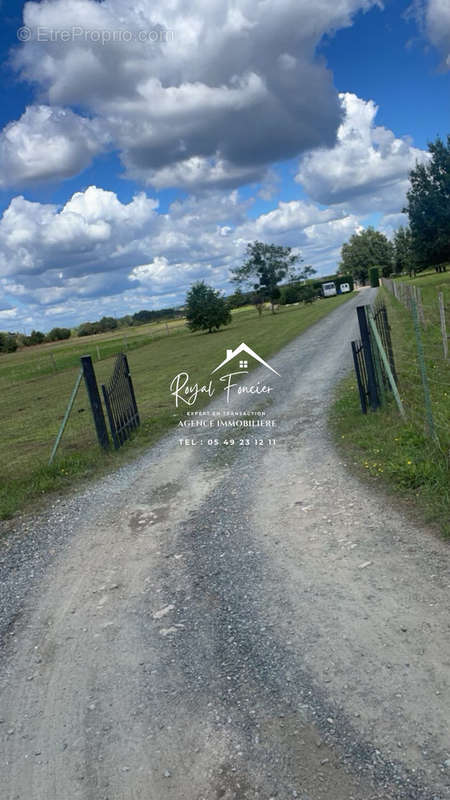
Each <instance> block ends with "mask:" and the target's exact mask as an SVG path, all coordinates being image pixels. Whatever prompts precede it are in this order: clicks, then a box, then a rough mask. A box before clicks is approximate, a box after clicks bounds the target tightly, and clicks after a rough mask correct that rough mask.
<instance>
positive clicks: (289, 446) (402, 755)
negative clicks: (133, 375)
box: [0, 289, 450, 800]
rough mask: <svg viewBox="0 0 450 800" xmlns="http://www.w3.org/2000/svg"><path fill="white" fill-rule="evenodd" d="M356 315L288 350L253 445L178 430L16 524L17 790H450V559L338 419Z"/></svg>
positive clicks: (11, 780)
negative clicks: (336, 393) (342, 450)
mask: <svg viewBox="0 0 450 800" xmlns="http://www.w3.org/2000/svg"><path fill="white" fill-rule="evenodd" d="M372 296H373V293H372V290H370V289H368V290H365V291H364V293H363V295H362V297H363V299H364V302H367V301H368V300H369V299H371V297H372ZM358 302H361V295H359V297H355V298H354V299H352V300H350V301H349V302H348V303H347V304H345V305H344V306H341V307H339V308H338V309H336V310H335V311H334V312H333V313H332V314H331V315H330V316H328V317H326V318H325V319H323V320H322V321H321V322H319V323H317V324H316V325H315V326H313V327H312V328H310V329H309V330H308V331H306V332H305V333H304V334H303V335H302V336H300V337H299V338H298V339H296V340H294V341H293V342H291V343H290V344H289V345H288V346H287V347H285V348H284V349H283V350H282V351H281V352H280V353H279V354H278V355H277V356H276V357H275V358H274V359H272V360H271V364H272V366H273V367H274V368H275V369H276V370H277V371H278V372H279V373H280V375H281V378H279V379H276V380H275V379H274V380H273V381H272V384H273V386H275V387H276V389H275V390H274V392H273V393H272V394H271V395H270V396H269V397H265V398H263V400H261V398H257V399H256V400H255V405H254V409H255V410H257V411H258V410H259V411H260V412H261V411H264V412H265V414H266V417H265V418H266V419H273V420H275V421H276V426H275V428H274V429H270V432H267V431H263V432H262V433H260V432H259V431H257V432H256V433H255V432H254V431H253V430H252V431H251V433H249V439H251V440H252V443H251V444H249V446H246V445H244V446H240V445H237V444H236V445H235V446H230V445H225V444H224V441H225V440H228V441H229V437H230V436H234V438H235V440H239V439H240V438H242V436H241V435H240V434H238V433H237V434H236V433H233V431H232V430H231V432H230V429H228V430H222V431H221V432H220V433H219V434H216V433H215V434H214V437H215V436H216V435H217V437H218V438H219V445H217V446H215V445H212V446H208V445H207V444H206V443H205V441H206V437H205V432H204V431H202V430H201V429H197V430H194V431H192V432H191V431H189V432H186V431H184V433H183V434H182V435H183V436H186V437H187V438H188V439H193V440H194V441H195V442H197V444H196V445H191V444H190V445H180V444H179V439H180V433H179V431H176V432H174V433H171V434H170V435H168V436H167V437H165V438H164V439H163V440H162V441H161V442H160V443H159V444H158V445H157V446H155V447H153V448H152V449H151V450H150V451H149V452H148V453H147V454H146V455H145V456H144V457H143V458H141V459H139V460H138V461H136V462H134V463H133V464H132V465H129V466H127V467H125V468H122V469H121V470H119V471H118V472H117V473H115V474H114V475H111V476H109V477H108V478H106V479H104V480H102V481H100V482H98V483H96V484H95V485H93V486H92V488H91V489H90V490H89V491H88V492H87V491H85V492H79V493H77V494H76V495H74V496H73V497H72V498H69V499H64V500H60V501H59V502H54V503H53V505H52V507H51V508H50V509H49V510H48V512H47V513H46V514H42V515H40V516H35V517H32V518H23V519H22V520H20V521H17V522H15V523H14V525H9V526H8V532H7V536H6V544H5V545H4V546H2V548H1V549H0V580H1V590H0V591H1V606H0V608H1V612H0V631H1V633H2V636H3V645H2V665H1V666H2V669H1V683H0V689H1V694H0V722H1V724H0V737H1V742H2V745H1V748H2V769H1V773H2V779H1V783H2V789H1V796H2V798H5V800H75V798H83V800H122V799H123V800H219V799H222V800H231V799H232V798H238V799H240V800H244V798H251V799H252V800H253V799H256V798H260V799H261V800H269V798H277V800H285V799H286V800H287V799H288V798H293V797H297V798H300V799H301V800H352V798H353V800H372V798H373V799H375V798H378V799H379V800H381V799H383V800H394V799H396V800H402V799H403V798H411V799H412V798H415V799H416V800H419V799H420V800H446V798H450V744H449V728H448V720H449V719H450V705H449V674H450V648H449V627H450V621H449V620H450V617H449V614H448V610H449V608H448V607H449V601H448V598H449V587H450V580H449V572H448V547H447V546H446V545H445V544H444V543H443V542H440V541H439V540H438V539H437V538H435V537H434V536H433V535H432V534H431V533H430V532H429V531H427V530H424V529H423V527H421V526H419V525H414V524H413V523H411V521H408V520H407V519H405V517H403V516H402V515H401V514H400V513H398V512H396V511H395V510H394V509H393V508H392V507H391V505H390V504H389V503H387V502H386V501H385V499H383V498H382V497H381V496H378V495H376V494H375V493H374V492H372V491H371V490H370V489H369V488H368V487H366V486H364V485H362V484H360V483H359V482H358V480H357V479H355V478H354V477H351V476H350V475H349V473H348V471H347V469H346V466H345V464H343V463H342V460H341V457H340V456H339V454H337V453H336V451H335V450H334V448H333V445H332V443H331V442H330V440H329V436H328V433H327V429H326V419H325V417H326V409H327V405H328V403H329V401H330V397H331V391H332V387H333V384H335V382H336V380H337V379H338V378H339V377H340V376H341V375H342V374H343V373H344V372H345V371H346V370H347V369H348V367H349V352H350V351H349V341H350V339H351V338H352V335H353V334H354V333H355V321H356V313H355V306H356V304H357V303H358ZM258 377H260V378H261V380H264V379H266V374H265V373H263V372H260V373H258V374H257V375H256V378H258ZM252 380H253V376H252ZM276 381H278V382H276ZM238 407H239V406H236V408H238ZM219 408H223V402H222V399H221V398H220V399H216V400H215V401H214V402H213V404H212V405H211V406H210V410H211V411H214V409H219ZM232 409H233V406H231V407H230V410H232ZM255 418H256V417H255ZM208 436H210V434H208ZM268 437H272V438H275V439H276V444H275V445H274V446H269V444H268ZM255 438H256V439H257V441H259V439H260V438H262V439H263V440H264V444H263V445H262V446H261V445H259V444H254V440H255ZM201 442H203V444H201Z"/></svg>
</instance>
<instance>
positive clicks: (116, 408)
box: [102, 353, 140, 450]
mask: <svg viewBox="0 0 450 800" xmlns="http://www.w3.org/2000/svg"><path fill="white" fill-rule="evenodd" d="M102 391H103V397H104V400H105V406H106V413H107V414H108V419H109V425H110V428H111V436H112V439H113V442H114V447H115V448H116V450H117V449H118V448H119V447H120V446H121V445H122V444H123V443H124V442H125V441H126V440H127V439H128V438H129V437H130V434H131V432H132V431H133V430H134V429H135V428H137V427H138V425H139V423H140V420H139V412H138V408H137V404H136V398H135V395H134V389H133V383H132V381H131V375H130V369H129V367H128V359H127V357H126V355H125V354H124V353H119V355H118V356H117V358H116V363H115V365H114V370H113V374H112V375H111V378H110V380H109V381H108V383H107V384H106V386H105V385H104V384H102Z"/></svg>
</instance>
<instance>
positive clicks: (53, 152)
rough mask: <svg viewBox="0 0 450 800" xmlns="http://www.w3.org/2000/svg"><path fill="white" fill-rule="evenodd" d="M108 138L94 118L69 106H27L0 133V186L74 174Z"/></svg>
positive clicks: (57, 178)
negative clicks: (76, 112) (82, 114)
mask: <svg viewBox="0 0 450 800" xmlns="http://www.w3.org/2000/svg"><path fill="white" fill-rule="evenodd" d="M107 141H108V136H107V134H106V133H105V132H104V131H102V130H101V126H100V125H99V124H98V123H97V122H95V121H92V120H90V119H87V118H85V117H81V116H80V115H79V114H74V113H73V111H71V110H70V109H64V108H50V107H49V106H47V105H37V106H29V107H28V108H27V109H26V111H25V112H24V113H23V114H22V116H21V117H20V119H19V120H17V121H13V122H10V123H8V125H6V127H5V128H4V129H3V131H2V132H1V133H0V165H1V173H0V186H8V185H16V184H19V185H20V184H23V183H32V182H39V181H45V180H60V179H62V178H67V177H69V176H71V175H75V174H77V173H78V172H81V171H82V170H83V169H84V168H85V167H87V166H88V165H89V163H90V162H91V161H92V158H93V157H94V156H95V155H96V154H97V153H98V152H100V151H101V150H102V149H103V148H104V147H105V146H106V144H107Z"/></svg>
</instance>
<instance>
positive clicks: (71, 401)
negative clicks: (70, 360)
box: [48, 369, 83, 464]
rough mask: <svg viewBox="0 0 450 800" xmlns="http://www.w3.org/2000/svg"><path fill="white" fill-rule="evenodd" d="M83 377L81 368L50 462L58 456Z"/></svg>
mask: <svg viewBox="0 0 450 800" xmlns="http://www.w3.org/2000/svg"><path fill="white" fill-rule="evenodd" d="M82 377H83V370H82V369H80V372H79V373H78V377H77V379H76V381H75V386H74V387H73V391H72V394H71V395H70V400H69V404H68V406H67V408H66V413H65V414H64V419H63V421H62V422H61V426H60V429H59V431H58V436H57V437H56V440H55V444H54V445H53V450H52V454H51V456H50V461H49V462H48V463H49V464H52V463H53V459H54V457H55V456H56V451H57V450H58V447H59V443H60V441H61V439H62V435H63V433H64V430H65V427H66V425H67V422H68V420H69V417H70V412H71V411H72V408H73V404H74V402H75V398H76V396H77V393H78V389H79V388H80V383H81V378H82Z"/></svg>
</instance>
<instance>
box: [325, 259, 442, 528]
mask: <svg viewBox="0 0 450 800" xmlns="http://www.w3.org/2000/svg"><path fill="white" fill-rule="evenodd" d="M407 283H413V284H416V285H417V286H419V287H420V289H421V293H422V300H423V309H424V316H425V326H424V327H423V328H422V338H423V347H424V353H425V363H426V369H427V375H428V382H429V389H430V395H431V408H432V414H433V421H434V426H435V431H436V435H437V440H436V441H434V440H433V439H432V438H430V436H429V435H428V429H427V419H426V414H425V406H424V395H423V387H422V382H421V379H420V373H419V367H418V362H417V351H416V345H415V337H414V328H413V323H412V319H411V315H410V313H409V312H408V310H407V309H406V308H404V306H403V305H401V304H400V303H399V302H398V301H397V300H396V299H395V298H394V297H393V296H392V295H391V294H390V293H389V292H387V291H386V290H385V289H382V290H381V296H382V298H383V300H384V301H385V303H386V306H387V310H388V315H389V321H390V324H391V328H392V339H393V349H394V357H395V363H396V368H397V373H398V388H399V392H400V396H401V398H402V401H403V403H404V406H405V410H406V414H407V423H406V424H405V423H403V422H402V420H401V417H400V415H399V413H398V410H397V407H396V406H395V404H394V402H393V400H392V398H390V399H389V400H388V403H387V406H386V407H385V408H383V409H382V410H379V411H377V412H375V413H372V412H371V413H368V414H367V415H366V416H364V415H363V414H362V413H361V410H360V405H359V395H358V392H357V389H356V380H355V376H354V374H353V373H352V374H351V375H350V376H349V377H348V378H346V379H345V380H344V381H343V382H342V384H341V385H340V387H339V389H338V392H337V395H336V399H335V403H334V406H333V409H332V414H331V424H332V428H333V430H334V432H335V436H336V439H337V441H338V442H339V446H340V447H341V448H342V449H343V451H344V453H345V456H346V460H347V462H348V463H350V464H353V466H354V468H355V469H356V471H357V472H358V474H364V475H365V476H366V477H367V479H368V480H369V481H372V482H375V483H376V484H378V485H379V486H380V487H382V488H384V489H385V490H387V491H388V492H390V493H392V494H393V495H396V496H398V497H399V498H402V499H403V500H405V501H407V504H408V507H409V508H411V510H412V511H413V513H414V514H417V513H421V515H422V518H423V519H424V520H426V521H429V522H434V523H436V524H437V526H438V527H439V528H440V530H441V531H442V533H443V534H444V535H445V536H450V472H449V466H450V360H449V359H448V360H447V361H446V360H444V353H443V347H442V336H441V330H440V324H439V311H438V304H437V292H438V291H442V292H443V293H444V298H445V304H446V307H447V322H448V327H449V330H448V333H449V334H450V273H441V274H436V273H434V272H433V273H429V274H426V275H420V276H418V277H417V278H415V279H413V280H412V281H407ZM449 344H450V343H449Z"/></svg>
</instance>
